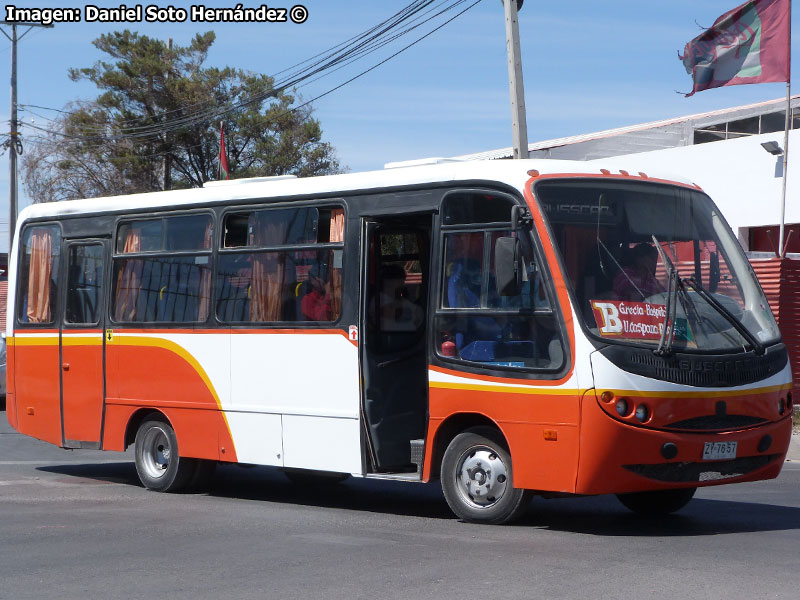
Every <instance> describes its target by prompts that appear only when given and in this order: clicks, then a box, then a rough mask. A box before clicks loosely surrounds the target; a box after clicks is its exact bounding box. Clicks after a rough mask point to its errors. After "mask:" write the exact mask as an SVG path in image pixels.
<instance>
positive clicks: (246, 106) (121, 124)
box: [22, 30, 340, 202]
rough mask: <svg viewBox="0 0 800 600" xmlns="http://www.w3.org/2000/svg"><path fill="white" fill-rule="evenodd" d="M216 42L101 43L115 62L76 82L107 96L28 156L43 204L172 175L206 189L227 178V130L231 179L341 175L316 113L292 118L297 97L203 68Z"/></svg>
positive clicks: (143, 39)
mask: <svg viewBox="0 0 800 600" xmlns="http://www.w3.org/2000/svg"><path fill="white" fill-rule="evenodd" d="M214 39H215V35H214V33H213V32H207V33H205V34H198V35H196V36H195V37H194V39H192V41H191V42H190V43H189V45H187V46H184V47H181V46H174V47H172V48H170V47H168V45H167V44H166V43H164V42H163V41H161V40H157V39H153V38H150V37H147V36H144V35H139V34H138V33H135V32H131V31H127V30H126V31H122V32H114V33H110V34H105V35H102V36H101V37H99V38H98V39H96V40H95V41H94V42H93V43H94V45H95V46H96V47H97V48H98V49H99V50H101V51H102V52H103V53H105V54H106V55H108V56H109V57H110V59H111V60H109V61H103V60H101V61H98V62H97V63H95V64H94V65H93V66H91V67H88V68H83V69H71V70H70V73H69V75H70V78H71V79H72V80H73V81H91V82H92V83H94V84H95V85H96V86H97V87H98V89H99V90H100V92H101V93H100V95H99V96H98V97H97V98H96V99H95V100H93V101H88V102H80V103H74V104H72V105H70V106H68V107H67V108H68V109H69V110H68V111H67V112H66V113H65V114H64V116H63V117H62V118H61V119H60V120H58V121H57V122H56V127H55V128H54V129H52V130H51V131H50V132H49V133H47V134H46V135H43V136H41V137H40V138H39V139H38V140H36V141H35V143H33V145H32V147H30V148H29V149H28V150H29V151H28V152H26V154H25V155H24V159H23V164H22V168H23V176H24V178H25V186H26V189H27V191H28V193H29V194H30V196H31V197H32V198H33V199H34V201H36V202H49V201H54V200H63V199H67V198H80V197H93V196H100V195H113V194H126V193H134V192H145V191H152V190H159V189H162V186H164V185H165V184H164V181H165V177H164V175H165V165H168V168H167V171H166V172H167V173H168V177H167V183H166V185H167V187H173V188H186V187H196V186H200V185H202V183H203V182H204V181H209V180H213V179H216V177H217V167H218V156H219V129H220V122H223V123H224V129H225V144H226V147H227V155H228V165H229V169H230V173H231V177H237V178H240V177H254V176H264V175H285V174H294V175H298V176H310V175H322V174H330V173H336V172H339V171H340V166H339V163H338V161H337V159H336V155H335V152H334V149H333V147H332V146H331V145H330V144H329V143H327V142H323V141H322V129H321V127H320V124H319V121H317V120H316V119H314V118H313V117H312V110H311V108H310V107H308V106H300V107H298V108H295V109H292V108H291V107H292V106H293V105H294V104H295V97H294V96H293V95H292V94H290V93H289V92H288V91H286V90H280V89H278V90H276V89H274V87H273V86H274V80H273V79H272V78H271V77H269V76H267V75H261V74H254V73H248V72H245V71H242V70H241V69H234V68H232V67H225V68H222V69H219V68H215V67H204V66H203V63H204V62H205V60H206V58H207V56H208V51H209V49H210V48H211V46H212V44H213V43H214ZM165 159H166V160H165Z"/></svg>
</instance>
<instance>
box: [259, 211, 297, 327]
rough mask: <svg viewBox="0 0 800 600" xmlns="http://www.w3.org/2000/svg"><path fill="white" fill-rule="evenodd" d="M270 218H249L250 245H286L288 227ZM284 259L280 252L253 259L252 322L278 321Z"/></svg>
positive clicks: (261, 214)
mask: <svg viewBox="0 0 800 600" xmlns="http://www.w3.org/2000/svg"><path fill="white" fill-rule="evenodd" d="M272 216H273V214H272V213H270V212H268V211H258V212H254V213H252V214H251V215H250V231H251V234H250V235H251V245H254V246H278V245H281V244H283V243H285V242H284V240H285V238H286V232H287V229H288V227H287V223H286V222H285V221H284V220H283V219H280V218H278V219H275V218H270V217H272ZM285 258H286V257H285V254H284V253H282V252H280V253H278V252H263V253H259V254H257V255H256V256H255V257H254V258H253V287H252V300H251V302H250V320H251V321H280V320H281V309H282V306H283V302H282V300H283V295H282V293H281V292H282V289H283V280H284V274H285V270H286V269H285Z"/></svg>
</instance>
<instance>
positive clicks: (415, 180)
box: [18, 159, 693, 225]
mask: <svg viewBox="0 0 800 600" xmlns="http://www.w3.org/2000/svg"><path fill="white" fill-rule="evenodd" d="M413 162H417V161H413ZM395 164H396V163H395ZM606 166H608V165H604V164H603V161H569V160H549V159H534V160H482V161H452V162H443V163H442V162H439V163H437V164H423V165H415V166H408V167H405V166H401V165H398V166H393V168H388V169H384V170H382V171H365V172H362V173H345V174H341V175H325V176H319V177H305V178H295V177H285V176H281V177H255V178H252V179H249V180H247V179H245V180H231V181H230V182H225V183H223V182H211V183H212V185H207V186H205V187H202V188H190V189H185V190H172V191H167V192H148V193H142V194H130V195H125V196H107V197H101V198H89V199H85V200H66V201H62V202H52V203H42V204H33V205H31V206H28V207H26V208H25V209H24V210H23V211H22V212H21V213H20V216H19V220H18V225H21V224H22V223H23V222H24V221H26V220H28V219H36V218H44V217H56V216H69V215H80V214H87V213H103V212H118V211H126V210H137V211H138V210H142V209H148V208H152V209H158V208H164V207H180V206H184V205H186V206H190V205H195V204H214V203H224V202H228V201H236V200H250V199H254V198H263V199H265V200H268V199H270V198H292V197H307V196H319V195H328V196H331V195H332V196H336V195H337V194H345V193H351V192H357V191H378V190H381V189H392V188H400V187H405V186H416V185H425V184H434V183H446V182H458V181H465V182H466V181H480V180H487V181H497V182H501V183H505V184H507V185H510V186H512V187H514V188H517V189H522V186H523V184H524V183H525V181H527V180H528V179H529V177H530V176H529V175H528V171H530V170H533V169H535V170H536V171H538V172H539V173H540V174H541V175H551V174H559V175H560V174H564V175H570V174H572V175H591V174H597V175H598V176H601V175H602V174H603V172H601V169H603V170H604V172H605V173H606V174H607V170H606V169H605V167H606ZM615 172H617V171H615ZM629 172H630V173H631V174H638V173H639V171H637V170H635V169H633V168H632V169H630V171H629ZM652 175H653V174H652V173H648V176H652ZM662 179H666V180H669V181H674V182H675V183H680V184H685V185H686V184H688V185H693V184H692V182H691V181H688V180H686V179H685V178H681V177H675V176H668V177H663V178H662Z"/></svg>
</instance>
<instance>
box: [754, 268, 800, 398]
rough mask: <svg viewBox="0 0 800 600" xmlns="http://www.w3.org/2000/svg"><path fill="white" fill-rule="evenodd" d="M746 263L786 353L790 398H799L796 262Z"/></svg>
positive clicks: (799, 318)
mask: <svg viewBox="0 0 800 600" xmlns="http://www.w3.org/2000/svg"><path fill="white" fill-rule="evenodd" d="M750 264H752V265H753V270H754V271H755V272H756V275H757V276H758V280H759V281H760V282H761V287H763V288H764V293H765V294H766V295H767V300H769V305H770V308H772V312H773V314H774V315H775V318H776V319H777V321H778V327H780V330H781V334H782V335H783V343H784V344H786V348H787V349H788V350H789V360H790V361H791V363H792V377H793V379H794V387H793V389H792V395H793V396H794V397H795V398H800V396H798V390H799V389H800V260H795V259H791V258H769V259H751V260H750Z"/></svg>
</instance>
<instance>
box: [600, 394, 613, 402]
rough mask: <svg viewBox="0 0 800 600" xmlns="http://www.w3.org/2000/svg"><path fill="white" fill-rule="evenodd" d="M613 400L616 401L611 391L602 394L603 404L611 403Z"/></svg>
mask: <svg viewBox="0 0 800 600" xmlns="http://www.w3.org/2000/svg"><path fill="white" fill-rule="evenodd" d="M613 399H614V394H612V393H611V392H609V391H605V392H603V393H602V394H600V400H602V401H603V402H611V401H612V400H613Z"/></svg>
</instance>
